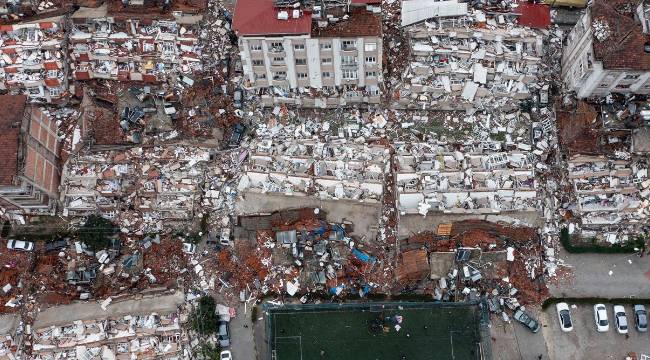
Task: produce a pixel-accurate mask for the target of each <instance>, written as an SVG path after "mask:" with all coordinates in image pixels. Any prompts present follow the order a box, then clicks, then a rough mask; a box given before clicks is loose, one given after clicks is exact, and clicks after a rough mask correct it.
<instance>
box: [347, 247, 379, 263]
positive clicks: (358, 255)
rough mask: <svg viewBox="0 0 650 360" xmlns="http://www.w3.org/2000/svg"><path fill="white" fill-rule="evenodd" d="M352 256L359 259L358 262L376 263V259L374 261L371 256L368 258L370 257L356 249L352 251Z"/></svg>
mask: <svg viewBox="0 0 650 360" xmlns="http://www.w3.org/2000/svg"><path fill="white" fill-rule="evenodd" d="M352 254H354V256H355V257H356V258H357V259H359V260H361V261H363V262H367V263H371V264H373V263H374V262H375V261H377V259H375V258H374V257H372V256H370V255H368V254H366V253H364V252H363V251H361V250H358V249H352Z"/></svg>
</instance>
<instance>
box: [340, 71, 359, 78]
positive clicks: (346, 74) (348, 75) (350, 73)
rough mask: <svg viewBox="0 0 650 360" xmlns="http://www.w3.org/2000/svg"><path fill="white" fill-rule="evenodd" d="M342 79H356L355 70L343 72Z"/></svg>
mask: <svg viewBox="0 0 650 360" xmlns="http://www.w3.org/2000/svg"><path fill="white" fill-rule="evenodd" d="M343 78H344V79H347V80H354V79H356V78H357V71H356V70H343Z"/></svg>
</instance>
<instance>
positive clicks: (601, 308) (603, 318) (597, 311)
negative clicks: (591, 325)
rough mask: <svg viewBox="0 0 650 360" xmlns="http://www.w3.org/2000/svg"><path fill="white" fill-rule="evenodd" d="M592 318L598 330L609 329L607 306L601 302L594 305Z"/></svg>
mask: <svg viewBox="0 0 650 360" xmlns="http://www.w3.org/2000/svg"><path fill="white" fill-rule="evenodd" d="M594 320H596V330H597V331H598V332H605V331H609V320H608V319H607V308H606V307H605V305H603V304H596V305H594Z"/></svg>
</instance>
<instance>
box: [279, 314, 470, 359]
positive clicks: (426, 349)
mask: <svg viewBox="0 0 650 360" xmlns="http://www.w3.org/2000/svg"><path fill="white" fill-rule="evenodd" d="M396 315H397V316H401V323H398V322H397V321H396V319H397V317H396ZM269 320H270V321H271V323H270V326H269V328H268V329H269V331H270V332H271V334H270V335H269V340H270V342H271V343H270V345H271V347H272V349H273V350H274V351H275V359H277V360H320V359H331V360H366V359H367V360H389V359H395V360H400V359H408V360H414V359H421V360H423V359H430V360H434V359H436V360H440V359H458V360H471V359H479V358H480V355H479V353H480V351H479V346H478V342H479V341H480V333H479V310H478V308H477V307H476V306H449V307H447V306H440V304H426V303H424V304H417V305H413V304H410V305H408V306H406V305H404V306H398V305H383V306H382V305H381V304H372V305H367V306H359V305H356V306H354V307H350V306H346V307H341V308H331V305H330V307H329V308H318V307H317V306H312V307H304V308H293V309H287V308H281V309H271V310H269ZM396 324H397V325H399V326H400V327H401V328H400V329H399V331H397V330H396V328H395V325H396Z"/></svg>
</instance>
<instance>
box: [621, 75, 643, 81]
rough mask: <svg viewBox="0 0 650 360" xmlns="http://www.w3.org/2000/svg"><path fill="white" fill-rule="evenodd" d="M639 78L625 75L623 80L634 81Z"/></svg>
mask: <svg viewBox="0 0 650 360" xmlns="http://www.w3.org/2000/svg"><path fill="white" fill-rule="evenodd" d="M640 77H641V75H625V77H624V79H625V80H636V79H638V78H640Z"/></svg>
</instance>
